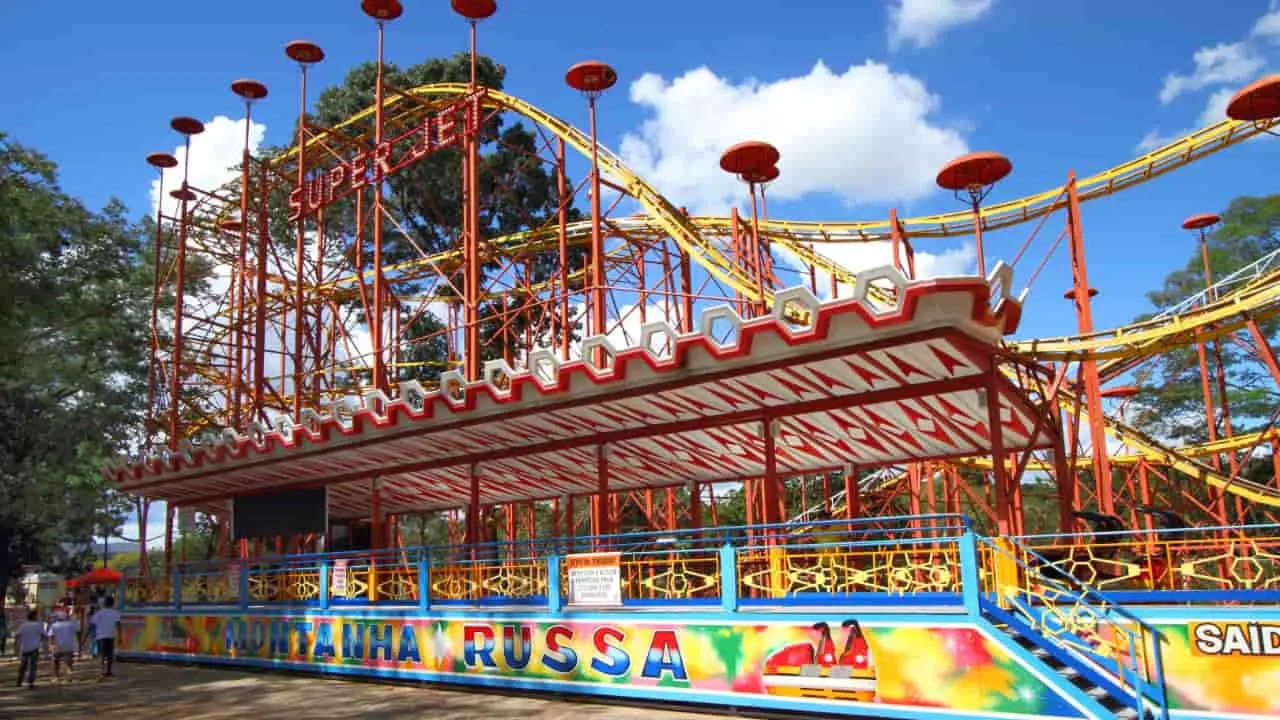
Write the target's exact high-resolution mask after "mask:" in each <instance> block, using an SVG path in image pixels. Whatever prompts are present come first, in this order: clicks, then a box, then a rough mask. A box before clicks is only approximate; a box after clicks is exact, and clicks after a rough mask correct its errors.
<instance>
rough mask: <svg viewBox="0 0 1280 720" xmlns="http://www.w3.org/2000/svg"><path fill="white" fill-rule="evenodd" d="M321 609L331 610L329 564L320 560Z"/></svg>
mask: <svg viewBox="0 0 1280 720" xmlns="http://www.w3.org/2000/svg"><path fill="white" fill-rule="evenodd" d="M319 600H320V609H321V610H328V609H329V562H328V561H327V560H323V559H322V560H320V598H319Z"/></svg>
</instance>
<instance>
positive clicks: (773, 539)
mask: <svg viewBox="0 0 1280 720" xmlns="http://www.w3.org/2000/svg"><path fill="white" fill-rule="evenodd" d="M799 526H803V527H804V528H806V530H807V531H808V532H806V533H804V534H800V535H798V534H797V533H796V532H795V531H796V528H797V527H799ZM1187 532H1192V531H1187ZM1199 532H1203V531H1199ZM1098 535H1102V534H1098ZM1098 535H1095V536H1093V537H1094V538H1096V537H1098ZM1046 537H1060V536H1046ZM1025 539H1026V538H1021V539H1019V538H1004V539H993V538H988V537H984V536H981V535H979V534H977V533H975V532H974V531H973V528H972V524H971V522H970V520H969V519H968V518H967V517H965V516H962V515H951V514H939V515H922V516H895V517H888V518H875V519H867V518H855V519H843V520H825V521H815V522H803V523H798V522H795V521H793V522H789V523H777V524H772V525H754V526H747V525H741V526H729V527H714V528H704V529H683V530H671V531H654V532H639V533H626V534H620V535H594V536H581V537H560V538H530V539H523V540H513V541H498V542H489V543H476V544H467V545H456V544H455V545H438V546H422V547H410V548H395V549H391V548H388V549H382V550H377V551H350V552H333V553H318V554H301V555H288V556H278V557H267V558H256V559H245V560H232V561H218V562H213V563H193V564H185V565H181V566H179V567H178V568H177V569H176V570H175V572H174V573H173V575H172V577H170V578H161V579H155V578H151V579H148V578H137V577H128V578H126V580H125V581H124V587H123V588H122V595H121V596H122V597H129V596H128V589H129V586H130V584H131V583H133V584H139V583H154V584H156V585H157V586H159V587H161V588H162V591H161V592H159V593H158V594H154V595H152V596H149V597H147V598H146V600H148V601H149V602H150V604H152V605H158V606H165V607H172V608H176V609H183V608H184V606H190V607H196V606H219V605H228V606H238V607H239V608H241V609H242V610H247V609H248V608H250V607H264V606H272V605H284V606H290V607H295V606H304V607H318V608H321V609H328V608H332V607H335V606H384V607H385V606H388V605H395V606H410V607H413V606H416V607H418V608H419V609H420V610H422V611H427V610H429V609H430V608H431V607H432V606H433V605H454V606H457V605H462V606H471V607H486V606H488V607H491V606H493V605H512V606H529V607H538V608H545V609H547V610H548V611H550V612H553V613H554V612H559V611H561V610H563V609H564V608H565V592H564V590H565V588H564V586H563V585H564V583H563V580H564V569H563V563H564V560H565V558H566V557H568V556H571V555H574V554H577V553H589V552H609V553H617V554H618V557H619V565H620V568H621V572H622V575H623V577H622V582H623V583H624V585H626V586H627V587H628V588H630V589H629V591H625V592H624V597H623V598H622V609H626V608H627V607H635V606H653V605H659V606H661V605H664V604H671V605H675V606H679V607H689V606H697V605H700V604H701V605H706V606H710V607H717V608H719V609H720V610H723V611H730V612H732V611H737V610H740V609H744V608H750V607H753V606H754V607H756V608H760V607H762V606H770V607H774V608H782V607H785V606H787V605H793V606H795V605H808V606H813V605H820V606H824V607H828V608H835V607H847V606H849V605H856V604H859V603H862V602H867V601H869V600H879V601H880V602H883V603H885V604H890V605H904V604H912V605H922V604H937V603H943V604H946V603H950V604H952V605H954V606H955V607H956V608H957V609H962V610H963V611H964V612H967V613H968V614H969V615H970V616H971V617H974V618H978V617H984V616H985V617H987V618H990V619H992V620H994V621H996V622H998V623H1001V624H1004V625H1006V626H1008V627H1010V628H1011V630H1012V631H1014V632H1019V631H1021V634H1024V635H1029V636H1030V637H1028V639H1029V640H1032V641H1033V642H1036V643H1038V644H1040V645H1041V646H1042V647H1045V648H1046V650H1049V651H1051V652H1054V653H1055V654H1057V655H1058V656H1059V657H1060V658H1062V659H1063V660H1064V662H1069V663H1071V664H1072V665H1073V666H1074V667H1076V668H1077V669H1078V670H1080V671H1081V673H1082V674H1083V675H1085V676H1086V677H1089V678H1090V679H1093V680H1094V681H1095V682H1096V684H1098V685H1099V686H1100V687H1103V688H1104V689H1106V690H1107V691H1108V692H1110V693H1112V695H1113V696H1114V697H1117V698H1120V699H1125V700H1130V701H1131V702H1132V703H1133V704H1134V706H1135V707H1136V708H1137V709H1138V710H1139V713H1140V716H1141V715H1142V713H1143V710H1144V709H1145V708H1146V707H1147V706H1151V707H1154V708H1156V709H1158V710H1159V712H1160V717H1161V719H1162V720H1164V719H1165V718H1167V716H1168V700H1167V696H1166V689H1165V684H1164V667H1163V656H1162V651H1161V642H1162V636H1161V634H1160V632H1159V631H1158V630H1157V629H1156V628H1154V627H1152V626H1151V625H1149V624H1148V623H1146V622H1144V621H1142V620H1141V619H1140V618H1138V617H1137V616H1135V615H1133V614H1132V613H1131V612H1129V611H1127V610H1125V609H1124V608H1123V607H1121V605H1120V604H1119V603H1118V602H1117V601H1116V600H1115V598H1114V597H1112V596H1111V595H1109V594H1106V593H1104V592H1102V591H1101V590H1099V589H1098V588H1096V587H1093V586H1092V585H1090V584H1087V583H1085V582H1083V581H1081V580H1079V579H1077V578H1074V577H1072V576H1071V575H1070V574H1067V573H1057V574H1046V573H1045V569H1046V568H1051V567H1052V566H1053V564H1052V563H1051V562H1049V560H1048V559H1047V558H1046V557H1044V556H1043V555H1041V554H1040V553H1038V552H1037V551H1036V550H1034V549H1032V548H1030V547H1027V546H1026V545H1025V544H1023V543H1022V542H1021V541H1022V540H1025ZM860 558H861V560H859V559H860ZM921 558H929V559H930V560H932V559H935V558H936V559H937V560H938V561H937V562H936V563H933V564H926V563H923V562H921V560H920V559H921ZM897 559H905V561H904V562H901V563H897ZM864 561H865V562H864ZM860 562H861V563H862V564H861V565H859V563H860ZM895 563H896V564H895ZM678 566H680V567H683V568H684V570H683V571H682V572H683V573H684V577H683V580H682V582H684V585H682V590H681V592H680V593H677V595H678V597H662V595H663V593H662V592H660V590H662V585H661V583H660V582H659V581H658V580H657V579H656V578H659V577H661V576H662V574H663V573H670V572H671V568H674V567H678ZM816 570H821V571H822V572H816ZM957 571H958V572H957ZM869 573H870V574H874V573H880V577H882V578H883V579H882V584H881V585H876V586H875V587H874V588H872V590H871V591H868V589H867V587H862V588H859V587H858V586H857V585H856V583H854V581H853V580H852V578H854V577H855V576H856V577H858V578H864V580H861V581H860V582H864V583H865V577H867V576H868V574H869ZM816 575H822V576H824V577H828V578H834V579H831V580H829V581H828V583H827V584H826V585H821V586H820V585H818V584H816V583H812V582H811V583H809V584H808V585H806V584H805V582H804V581H803V580H797V578H804V577H807V576H816ZM690 578H693V579H695V580H696V579H698V578H702V580H703V581H704V585H701V586H698V585H696V584H695V585H689V583H688V581H689V579H690ZM939 578H941V580H939ZM646 588H647V589H648V590H651V591H654V592H652V593H650V594H649V595H648V596H646V595H645V592H643V591H644V590H645V589H646ZM135 594H136V593H135ZM129 601H130V602H135V600H134V598H132V597H130V599H129ZM815 601H816V602H815ZM1098 627H1105V628H1106V629H1107V630H1108V632H1110V633H1111V635H1110V636H1109V637H1104V636H1103V635H1100V634H1099V633H1098V632H1097V628H1098Z"/></svg>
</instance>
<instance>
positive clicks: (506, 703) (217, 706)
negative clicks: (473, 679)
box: [0, 657, 724, 720]
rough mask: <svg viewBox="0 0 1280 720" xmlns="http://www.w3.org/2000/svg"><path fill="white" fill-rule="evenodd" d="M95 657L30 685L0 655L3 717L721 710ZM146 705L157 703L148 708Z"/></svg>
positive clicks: (658, 719) (346, 719)
mask: <svg viewBox="0 0 1280 720" xmlns="http://www.w3.org/2000/svg"><path fill="white" fill-rule="evenodd" d="M96 675H97V672H96V667H93V666H91V664H89V663H85V664H83V665H79V666H77V667H76V673H75V676H74V678H73V679H72V680H70V681H69V682H63V683H55V682H54V680H53V666H52V664H51V663H49V662H42V663H41V665H40V669H39V673H38V675H37V677H36V688H35V689H34V690H28V689H27V688H26V687H25V686H23V687H22V688H17V687H15V686H14V683H15V682H16V680H17V676H18V663H17V660H16V659H14V658H12V657H5V658H3V659H0V681H2V682H0V719H3V720H10V719H13V720H19V719H22V720H25V719H26V718H58V719H59V720H63V719H65V720H72V719H74V718H93V717H98V718H128V720H148V718H183V720H187V719H188V718H201V719H205V718H209V719H213V718H245V717H258V718H306V719H307V720H320V719H322V718H335V719H336V718H342V719H343V720H355V719H358V718H370V719H372V718H386V717H392V718H398V719H399V718H403V719H404V720H410V719H416V718H431V720H464V719H467V720H470V719H471V718H486V719H492V720H505V719H506V718H518V719H519V720H562V719H563V720H569V719H572V720H601V719H603V718H611V719H612V718H618V720H639V719H640V718H645V719H647V720H707V719H708V718H714V717H724V716H723V715H707V714H701V713H690V712H672V711H663V710H655V709H652V708H641V707H609V706H607V705H601V704H594V703H586V702H571V701H568V700H564V699H541V698H531V697H519V696H515V695H501V694H494V693H481V692H476V691H450V690H441V689H438V688H437V687H433V686H425V685H390V684H379V683H372V682H360V681H349V680H328V679H323V678H316V677H304V676H297V675H287V674H282V673H262V672H244V671H239V670H224V669H220V668H197V667H185V666H178V665H163V664H154V665H151V664H140V663H121V664H119V665H117V667H116V673H115V677H114V678H110V679H108V680H106V681H105V682H101V683H99V682H97V681H96V680H97V678H96ZM148 710H154V711H160V712H158V713H148V712H147V711H148Z"/></svg>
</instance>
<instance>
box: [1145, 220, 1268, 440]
mask: <svg viewBox="0 0 1280 720" xmlns="http://www.w3.org/2000/svg"><path fill="white" fill-rule="evenodd" d="M1207 246H1208V251H1209V253H1208V254H1209V264H1210V270H1211V272H1212V274H1213V279H1214V280H1215V281H1217V280H1220V279H1222V278H1225V277H1227V276H1228V275H1230V274H1231V273H1234V272H1236V271H1237V270H1240V269H1241V268H1244V267H1246V266H1248V265H1250V264H1252V263H1253V262H1254V261H1256V260H1258V259H1259V258H1260V257H1262V256H1263V255H1265V254H1267V253H1269V252H1272V251H1274V250H1276V249H1277V248H1280V195H1269V196H1266V197H1239V198H1236V199H1235V200H1233V201H1232V202H1231V204H1230V206H1228V207H1227V209H1226V210H1225V211H1224V212H1223V213H1222V224H1221V225H1218V226H1217V227H1216V228H1215V229H1214V231H1213V232H1212V233H1210V234H1209V235H1208V243H1207ZM1187 256H1188V257H1187V262H1186V265H1185V266H1184V267H1182V268H1181V269H1178V270H1175V271H1173V272H1172V273H1170V274H1169V275H1168V277H1166V278H1165V281H1164V285H1163V286H1162V287H1161V288H1160V289H1159V290H1156V291H1153V292H1151V293H1148V295H1147V297H1148V298H1149V299H1150V300H1151V303H1152V304H1153V305H1154V306H1155V307H1157V308H1159V309H1165V308H1169V307H1172V306H1174V305H1177V304H1178V303H1180V302H1182V301H1183V300H1185V299H1186V298H1188V297H1191V296H1194V295H1195V294H1197V293H1199V292H1201V291H1202V290H1204V288H1205V272H1204V261H1203V259H1202V256H1201V251H1200V247H1199V245H1198V243H1197V244H1193V245H1192V247H1191V248H1189V250H1188V252H1187ZM1228 291H1229V290H1228ZM1259 329H1260V330H1261V331H1262V334H1263V335H1264V337H1265V338H1266V339H1267V342H1268V343H1269V344H1270V345H1271V347H1272V348H1275V347H1276V340H1277V334H1278V332H1280V323H1277V321H1275V320H1271V321H1268V322H1261V323H1259ZM1218 345H1219V347H1220V352H1221V368H1222V370H1223V372H1224V375H1225V378H1226V385H1227V398H1228V400H1229V404H1230V410H1231V419H1232V428H1233V430H1234V431H1236V432H1242V431H1248V430H1250V429H1253V430H1256V429H1258V426H1259V425H1261V424H1263V423H1265V422H1266V421H1267V420H1268V419H1269V418H1270V416H1271V413H1272V411H1273V410H1274V409H1275V407H1276V406H1277V404H1280V394H1278V392H1277V390H1280V388H1277V387H1276V383H1275V381H1274V380H1273V379H1272V378H1271V376H1270V374H1269V372H1268V371H1267V368H1266V366H1265V365H1264V364H1263V363H1262V362H1261V361H1260V359H1259V358H1258V356H1257V353H1256V348H1254V347H1253V341H1252V339H1251V338H1250V337H1249V336H1248V333H1247V332H1242V333H1237V335H1236V338H1234V339H1233V338H1230V337H1224V338H1222V339H1221V340H1220V341H1219V343H1218ZM1205 362H1206V365H1207V367H1208V370H1209V378H1210V387H1211V389H1212V391H1213V398H1212V399H1213V404H1214V408H1215V410H1216V411H1217V428H1216V429H1217V434H1218V437H1222V436H1223V431H1224V430H1225V423H1224V420H1223V416H1222V413H1221V402H1220V399H1219V396H1218V387H1217V381H1216V377H1217V373H1218V367H1219V364H1218V359H1217V356H1216V354H1215V352H1214V349H1213V346H1212V344H1211V343H1210V344H1209V347H1207V348H1206V351H1205ZM1141 389H1142V395H1141V396H1140V397H1139V398H1138V401H1139V402H1138V405H1139V412H1138V414H1137V415H1136V422H1137V424H1138V425H1139V427H1141V428H1142V429H1144V430H1146V431H1147V432H1149V433H1151V434H1153V435H1156V436H1158V437H1163V438H1167V439H1172V440H1176V441H1179V442H1202V441H1204V440H1207V439H1208V437H1209V432H1208V430H1209V428H1208V423H1207V422H1206V420H1205V410H1204V393H1203V391H1202V388H1201V382H1200V359H1199V353H1198V351H1197V349H1196V347H1195V346H1194V345H1192V346H1186V347H1181V348H1176V349H1171V350H1169V351H1167V352H1164V353H1163V354H1162V355H1161V356H1160V357H1159V358H1157V359H1156V360H1155V361H1154V362H1153V363H1152V365H1151V366H1150V369H1149V370H1147V371H1146V373H1145V377H1142V382H1141Z"/></svg>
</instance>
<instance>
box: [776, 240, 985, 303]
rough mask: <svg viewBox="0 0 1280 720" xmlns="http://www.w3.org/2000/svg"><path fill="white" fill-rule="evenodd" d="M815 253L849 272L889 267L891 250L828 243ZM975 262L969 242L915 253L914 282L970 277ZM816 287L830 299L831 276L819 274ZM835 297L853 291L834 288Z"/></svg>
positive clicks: (887, 246) (885, 245)
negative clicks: (953, 246)
mask: <svg viewBox="0 0 1280 720" xmlns="http://www.w3.org/2000/svg"><path fill="white" fill-rule="evenodd" d="M815 249H816V250H817V251H818V252H819V253H821V254H822V255H824V256H825V257H827V258H829V259H831V260H834V261H835V262H836V263H837V264H839V265H840V266H841V267H843V268H845V269H846V270H849V271H850V272H858V271H859V270H866V269H869V268H874V267H882V266H885V265H893V246H892V245H891V244H890V243H888V242H875V243H831V244H827V245H819V246H817V247H816V248H815ZM977 258H978V255H977V253H976V252H975V250H974V246H973V243H971V242H966V243H963V244H962V245H960V247H956V248H947V249H944V250H942V251H940V252H936V253H934V252H921V251H919V250H917V251H916V253H915V269H916V279H920V280H923V279H926V278H935V277H955V276H962V275H974V274H976V273H977V272H978V269H977ZM791 264H793V265H795V266H796V267H799V266H800V264H801V263H800V261H799V260H798V259H793V260H791ZM991 264H993V262H992V261H991V260H990V259H988V265H991ZM902 265H903V268H906V255H905V253H904V254H903V256H902ZM817 287H818V295H819V297H822V298H823V299H827V298H828V297H830V295H831V276H830V275H827V274H826V273H819V274H818V282H817ZM837 294H838V296H839V297H850V296H851V295H853V288H852V287H851V286H849V285H844V284H841V285H840V286H839V287H838V288H837Z"/></svg>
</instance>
